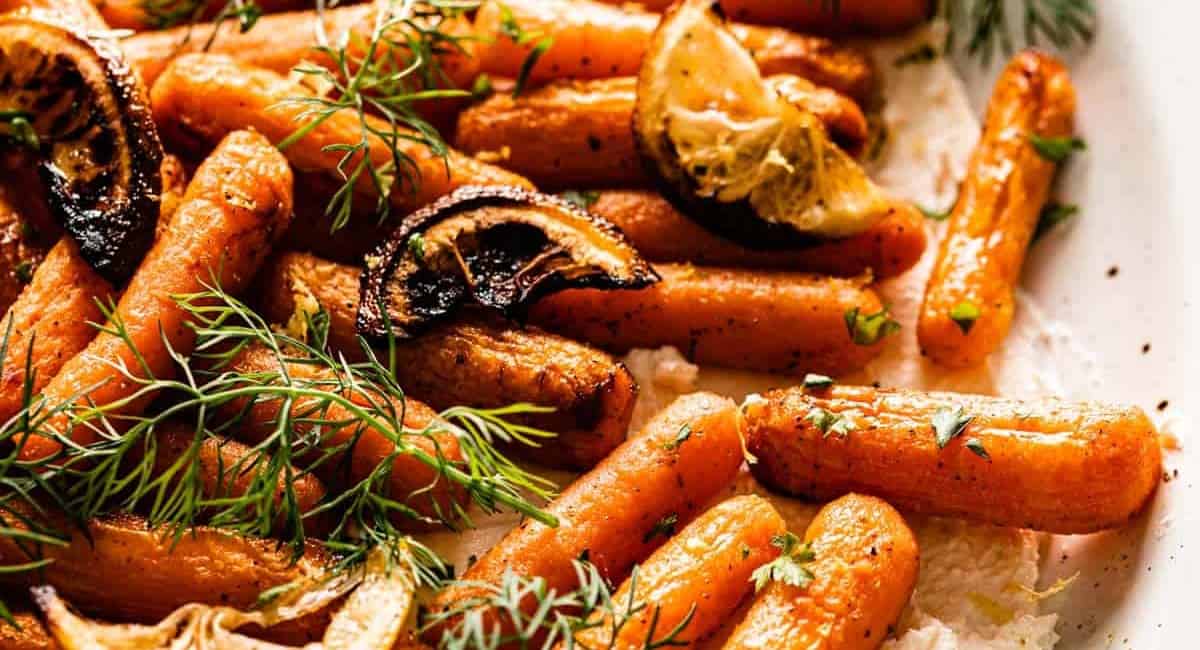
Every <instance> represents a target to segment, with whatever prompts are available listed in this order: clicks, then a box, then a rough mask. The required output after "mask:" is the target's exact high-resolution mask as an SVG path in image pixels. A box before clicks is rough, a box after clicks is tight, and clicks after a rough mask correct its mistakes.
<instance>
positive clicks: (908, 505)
mask: <svg viewBox="0 0 1200 650" xmlns="http://www.w3.org/2000/svg"><path fill="white" fill-rule="evenodd" d="M744 411H745V422H746V431H747V441H748V442H747V444H748V445H749V448H750V451H751V453H753V454H754V455H756V456H757V457H758V460H759V462H758V463H757V464H756V465H754V466H753V467H752V469H753V471H754V474H755V476H756V477H758V478H759V480H761V481H763V482H764V483H766V484H767V485H770V486H772V487H774V488H776V489H779V490H782V491H784V492H787V493H789V494H795V495H803V496H805V497H808V498H812V499H816V500H822V499H829V498H832V497H836V496H839V495H842V494H845V493H847V492H863V493H867V494H874V495H876V496H879V497H881V498H884V499H887V500H888V501H889V502H890V503H893V504H895V505H896V506H897V507H899V508H903V509H904V510H906V511H911V512H920V513H929V514H939V515H948V516H955V517H964V518H967V519H974V520H977V521H985V522H989V523H993V524H998V525H1002V526H1015V527H1019V528H1031V529H1034V530H1044V531H1049V532H1053V533H1065V534H1070V533H1090V532H1095V531H1098V530H1103V529H1107V528H1115V527H1118V526H1121V525H1122V524H1124V523H1125V522H1127V521H1128V520H1129V519H1130V518H1131V517H1133V516H1134V515H1135V514H1137V512H1138V511H1139V510H1140V509H1141V508H1142V506H1143V505H1144V504H1145V503H1146V502H1147V500H1148V499H1149V498H1150V496H1151V495H1152V494H1153V492H1154V488H1155V486H1156V485H1157V484H1158V480H1159V478H1160V477H1161V476H1162V452H1161V450H1160V449H1159V446H1158V435H1157V433H1156V431H1155V429H1154V425H1153V424H1151V423H1150V420H1149V419H1148V418H1147V417H1146V414H1145V413H1143V412H1142V410H1141V409H1138V408H1135V407H1119V406H1109V405H1104V404H1096V403H1087V402H1084V403H1071V402H1063V401H1059V400H1054V399H1045V400H1036V401H1020V400H1012V399H1004V398H999V397H984V396H977V395H961V394H957V393H918V392H910V391H886V390H876V389H872V388H864V387H852V386H835V387H834V388H832V389H831V390H830V391H829V392H827V393H824V392H822V393H820V394H809V393H806V392H805V391H804V390H802V389H800V388H792V389H787V390H780V391H772V392H770V393H768V394H767V395H766V398H765V399H762V400H751V401H748V402H747V404H746V406H745V409H744ZM964 423H965V424H964ZM939 436H940V437H941V443H942V444H944V448H939Z"/></svg>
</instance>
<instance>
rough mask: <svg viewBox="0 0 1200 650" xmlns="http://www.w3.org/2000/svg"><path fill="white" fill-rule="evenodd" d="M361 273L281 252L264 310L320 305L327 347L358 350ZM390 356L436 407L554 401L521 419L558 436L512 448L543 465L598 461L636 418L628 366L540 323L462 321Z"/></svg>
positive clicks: (265, 288) (408, 386) (278, 314)
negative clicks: (324, 314) (526, 325)
mask: <svg viewBox="0 0 1200 650" xmlns="http://www.w3.org/2000/svg"><path fill="white" fill-rule="evenodd" d="M358 276H359V271H358V269H357V268H355V267H352V266H346V265H342V264H333V263H330V262H326V261H323V260H320V259H318V258H315V257H313V256H311V255H304V254H300V253H287V254H284V255H281V256H279V257H278V258H277V259H276V261H275V263H274V264H272V265H270V266H269V267H268V269H267V270H266V272H265V273H264V274H263V279H262V293H261V296H262V300H263V303H264V304H263V306H262V309H263V313H264V315H265V316H266V317H267V318H268V319H271V320H274V321H277V322H286V321H287V320H289V319H290V318H291V317H292V315H293V314H294V313H296V306H297V304H298V302H299V303H300V304H306V303H307V304H310V305H313V308H315V307H316V306H319V307H321V308H323V309H325V311H326V312H327V313H328V314H329V317H330V327H329V329H330V337H329V338H330V343H331V345H332V346H333V347H334V348H335V349H337V350H338V351H340V352H343V353H344V354H348V355H351V356H357V355H360V354H361V348H360V347H359V343H358V341H357V339H356V336H355V330H354V318H355V314H356V313H357V311H358V297H359V293H358V289H359V285H358ZM381 354H382V353H381ZM394 354H395V359H396V365H395V368H396V379H397V381H398V382H399V383H400V385H401V386H402V387H403V388H404V389H405V390H406V391H407V392H408V393H409V394H410V395H412V396H414V397H416V398H417V399H420V400H422V401H425V402H427V403H429V404H431V405H433V406H434V407H435V408H449V407H451V406H457V405H460V404H466V405H469V406H477V407H483V408H495V407H500V406H507V405H509V404H514V403H521V402H524V403H531V404H540V405H544V406H551V407H554V409H555V410H554V412H552V413H539V414H531V415H528V416H524V417H522V418H521V419H520V421H521V422H523V423H525V424H528V425H530V426H535V427H537V428H540V429H544V430H547V431H553V432H555V433H557V434H558V435H557V437H555V438H553V439H550V440H546V441H544V442H543V443H542V446H541V447H538V448H529V447H526V446H524V445H520V446H517V447H516V448H515V451H520V452H521V453H523V454H525V455H527V456H529V457H530V458H531V459H532V460H535V461H537V462H539V463H542V464H546V465H551V466H554V467H565V468H571V469H588V468H591V467H593V466H594V465H595V464H596V463H597V462H599V461H600V459H602V458H604V457H605V456H606V455H608V453H609V452H610V451H612V450H613V449H615V448H616V446H617V445H619V444H621V441H623V440H624V439H625V430H626V429H627V428H628V427H629V421H630V419H631V418H632V417H633V406H634V402H635V400H636V398H637V385H636V384H635V383H634V381H633V377H632V376H631V375H630V374H629V371H628V370H627V369H626V368H625V366H624V365H622V364H621V363H620V362H618V361H617V360H615V359H613V358H612V357H611V356H609V355H608V354H605V353H603V352H599V351H597V350H594V349H591V348H589V347H587V346H584V345H580V344H578V343H575V342H574V341H570V340H567V339H564V338H561V337H559V336H555V335H552V334H547V333H545V332H541V331H539V330H537V329H534V328H519V327H516V326H513V325H511V324H507V323H502V322H497V321H495V320H492V319H485V318H465V319H462V320H459V321H457V322H453V323H446V324H444V325H439V326H437V327H435V328H433V330H431V331H429V332H427V333H425V334H423V335H422V336H420V337H418V338H416V339H413V340H411V341H398V342H397V345H396V348H395V351H394ZM381 358H383V357H381Z"/></svg>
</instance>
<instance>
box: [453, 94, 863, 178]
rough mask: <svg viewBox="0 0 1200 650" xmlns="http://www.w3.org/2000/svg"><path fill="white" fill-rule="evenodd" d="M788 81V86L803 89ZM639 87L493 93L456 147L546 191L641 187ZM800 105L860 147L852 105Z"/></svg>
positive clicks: (462, 120)
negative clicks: (635, 124)
mask: <svg viewBox="0 0 1200 650" xmlns="http://www.w3.org/2000/svg"><path fill="white" fill-rule="evenodd" d="M772 79H775V80H777V81H780V78H779V77H773V78H772ZM791 79H792V82H791V83H790V84H789V85H791V86H796V85H798V84H799V83H801V82H803V80H799V79H798V78H795V77H792V78H791ZM780 83H782V81H780ZM636 86H637V80H636V79H635V78H634V77H617V78H613V79H594V80H590V81H565V82H559V83H552V84H549V85H547V86H545V87H543V88H538V89H535V90H532V91H529V92H527V93H523V94H522V95H520V96H519V97H516V98H514V97H513V96H512V95H511V94H509V93H497V94H494V95H492V97H491V98H489V99H487V100H486V101H484V102H482V103H480V104H478V105H476V106H473V107H471V108H469V109H467V110H466V111H464V112H463V113H462V114H460V115H459V118H458V128H457V130H456V131H455V133H456V135H455V146H457V147H458V148H459V149H462V150H463V151H465V152H467V153H471V154H485V155H487V156H494V157H496V158H497V160H499V161H500V164H502V165H504V167H505V168H507V169H511V170H513V171H515V172H517V173H519V174H522V175H524V176H526V177H528V178H529V179H530V180H532V181H533V182H534V183H536V184H537V185H538V187H540V188H542V189H543V190H545V189H551V188H565V187H575V188H580V187H606V186H613V185H617V186H622V185H646V184H649V183H650V182H652V181H651V178H650V176H649V175H648V174H647V173H646V170H645V168H644V166H643V164H642V161H641V158H640V157H639V154H638V151H637V145H636V144H635V143H634V138H633V129H632V128H631V126H630V125H631V123H632V121H633V108H634V101H635V100H636V95H637V93H636V90H637V88H636ZM797 96H800V95H799V94H798V93H797ZM801 105H802V106H803V107H804V108H806V109H809V110H812V111H813V112H814V113H816V114H817V115H818V117H820V118H821V119H822V120H823V121H824V122H825V124H826V125H827V126H828V127H829V128H830V129H831V131H832V132H833V134H834V137H835V138H837V139H838V141H839V142H841V143H844V144H849V145H850V146H852V147H857V146H860V145H861V144H862V142H863V141H864V140H865V138H866V135H867V121H866V118H865V117H864V116H863V114H862V111H861V110H860V109H859V108H858V105H857V104H855V103H854V102H853V101H852V100H850V99H848V98H846V97H844V96H841V95H838V94H837V93H836V92H834V91H832V90H828V89H812V90H811V91H810V92H807V93H805V94H803V98H802V102H801Z"/></svg>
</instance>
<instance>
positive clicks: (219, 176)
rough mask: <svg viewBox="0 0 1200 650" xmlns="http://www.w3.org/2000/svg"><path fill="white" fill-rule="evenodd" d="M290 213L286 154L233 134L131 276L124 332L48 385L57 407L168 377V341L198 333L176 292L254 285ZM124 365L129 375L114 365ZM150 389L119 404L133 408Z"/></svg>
mask: <svg viewBox="0 0 1200 650" xmlns="http://www.w3.org/2000/svg"><path fill="white" fill-rule="evenodd" d="M291 213H292V174H291V170H290V169H289V168H288V165H287V161H285V160H284V159H283V156H281V155H280V154H279V152H278V151H277V150H276V149H275V148H274V147H273V146H271V144H270V143H269V142H267V141H266V140H265V139H264V138H263V137H262V136H260V135H258V134H255V133H251V132H245V131H243V132H237V133H234V134H231V135H230V136H229V137H227V138H226V139H225V140H224V141H223V142H222V143H221V145H220V146H218V147H217V149H216V151H215V152H214V153H213V155H212V156H210V157H209V158H208V160H206V161H205V162H204V164H202V165H201V166H200V168H199V169H198V170H197V171H196V177H195V178H194V179H193V180H192V182H191V183H190V184H189V185H188V189H187V194H186V195H185V197H184V199H183V202H182V204H181V205H180V207H179V211H178V213H177V214H175V215H174V217H173V218H172V219H171V225H170V226H169V227H168V230H167V232H166V233H164V235H163V237H162V238H161V239H159V240H158V241H156V242H155V243H154V246H153V247H152V248H151V250H150V253H149V254H148V255H147V256H146V259H145V260H143V261H142V264H141V266H139V267H138V269H137V271H136V272H135V273H134V275H133V277H132V278H131V279H130V281H129V285H128V286H127V287H126V289H125V292H124V294H123V295H122V296H121V300H120V302H118V303H117V306H116V310H115V312H114V319H115V320H113V321H112V322H113V323H117V322H119V323H120V324H121V325H122V326H123V328H124V330H125V336H124V337H123V336H120V335H118V334H117V333H116V332H115V331H112V330H110V331H107V332H100V333H99V334H97V335H96V337H95V338H94V339H92V341H91V343H89V344H88V346H87V347H86V348H85V349H84V350H83V351H81V352H79V353H78V354H76V355H75V356H74V357H73V358H71V360H70V361H68V362H66V364H64V365H63V367H62V369H61V370H60V371H59V372H58V374H57V375H55V377H54V379H52V380H51V381H50V383H49V384H47V385H46V387H45V388H44V389H43V390H42V397H43V398H44V399H45V403H46V404H47V405H49V406H50V407H57V406H59V405H63V404H67V403H69V402H76V403H92V404H97V405H107V404H114V403H118V402H121V401H122V400H126V399H128V398H130V397H131V396H133V395H134V394H135V393H137V392H138V390H139V389H140V388H141V384H139V383H138V382H137V381H135V380H134V379H133V377H140V378H145V377H147V375H152V376H155V377H167V376H170V375H171V373H172V371H173V369H174V364H175V361H174V360H173V359H172V356H171V355H170V354H169V353H168V349H167V346H168V345H169V346H170V347H171V348H173V349H174V350H175V352H177V353H181V354H188V352H189V351H190V348H191V346H192V344H193V342H194V337H195V334H194V332H193V331H192V329H191V328H190V327H189V320H188V318H189V317H188V314H187V312H186V311H185V310H184V309H183V308H182V307H181V306H179V305H178V304H177V303H176V302H175V300H174V299H173V297H172V296H177V295H185V294H189V293H195V292H199V291H202V290H204V287H205V286H207V285H209V284H210V283H212V282H213V281H214V280H216V282H217V283H218V284H219V285H220V286H221V287H222V288H223V289H224V290H225V291H228V292H230V293H234V294H236V293H238V292H240V291H241V289H242V288H243V287H244V286H245V285H246V284H248V283H249V281H250V278H251V277H252V276H253V275H254V273H255V272H256V271H257V270H258V267H259V265H261V263H262V261H263V259H264V258H265V257H266V255H267V254H268V253H269V251H270V248H271V245H272V243H273V241H274V240H275V238H277V237H278V236H279V235H280V234H281V233H282V232H283V230H284V228H286V227H287V223H288V220H289V219H290V218H291ZM117 366H121V367H123V368H124V369H125V370H124V372H126V373H128V375H129V376H124V375H123V374H122V373H121V372H119V371H118V370H117V369H116V367H117ZM152 397H153V396H152V395H142V396H141V397H140V398H139V399H137V400H133V401H130V402H126V403H123V404H121V406H119V407H118V408H119V412H120V413H124V414H136V413H139V412H140V411H141V409H142V408H144V407H145V405H146V403H147V402H148V401H149V399H150V398H152ZM70 417H71V416H70V414H69V413H67V412H59V413H57V414H55V415H54V416H53V417H51V418H49V421H48V422H47V423H46V427H47V428H49V429H51V430H54V431H57V432H59V433H61V434H64V435H69V436H70V437H71V438H72V439H73V440H75V441H76V442H79V443H81V444H87V443H88V442H90V441H91V440H92V439H93V438H94V435H95V432H94V431H93V430H92V429H91V428H89V427H88V426H72V424H71V422H70ZM58 449H59V443H58V442H57V441H55V440H53V439H52V438H50V437H46V436H44V435H40V434H39V435H33V436H31V437H30V438H29V439H28V440H27V441H26V443H25V446H24V448H23V450H22V456H23V457H25V458H42V457H44V456H48V455H51V454H53V453H55V452H57V451H58Z"/></svg>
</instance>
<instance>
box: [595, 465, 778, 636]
mask: <svg viewBox="0 0 1200 650" xmlns="http://www.w3.org/2000/svg"><path fill="white" fill-rule="evenodd" d="M683 444H687V443H686V442H685V443H683ZM785 532H787V524H786V523H785V522H784V520H783V517H781V516H780V515H779V513H778V512H776V511H775V508H773V507H772V506H771V504H770V503H769V502H768V501H767V500H765V499H763V498H762V497H758V496H753V495H747V496H739V497H734V498H732V499H729V500H727V501H724V502H722V503H720V504H718V505H716V506H714V507H713V508H711V509H709V510H708V511H707V512H705V513H704V514H702V515H700V516H699V517H698V518H696V520H695V521H693V522H692V523H690V524H688V525H687V527H686V528H684V529H683V530H681V531H679V532H678V533H677V534H676V535H675V536H674V537H672V538H671V539H670V541H668V542H667V543H666V544H664V545H663V546H662V547H661V548H659V549H658V550H657V551H655V552H654V553H653V554H652V555H651V556H650V557H649V558H647V559H646V561H645V562H643V563H642V564H641V565H639V566H638V568H637V580H636V585H635V584H634V581H633V580H632V579H630V580H626V581H625V582H623V583H622V584H621V586H620V588H619V589H617V591H616V593H614V594H613V597H612V602H613V603H619V604H625V603H631V602H632V603H645V604H646V608H645V609H643V610H642V611H641V612H639V613H637V614H636V615H634V616H633V617H632V618H631V619H630V620H628V621H626V622H625V624H624V625H623V626H622V627H621V628H620V631H619V632H618V633H617V635H616V638H615V639H614V638H613V627H614V626H613V620H612V616H611V615H609V616H605V617H599V618H596V619H593V620H591V621H589V623H590V624H592V625H594V627H589V628H587V629H585V630H584V631H583V632H581V633H579V634H576V635H575V641H576V643H577V644H582V645H583V647H585V648H613V649H614V650H641V648H643V647H644V644H645V642H646V640H647V639H650V640H651V641H658V640H660V639H661V638H663V637H665V636H666V635H667V634H668V633H669V632H670V631H671V630H674V629H676V628H677V627H678V626H680V625H684V624H685V622H686V625H684V627H683V632H682V633H681V634H680V635H679V636H677V637H675V639H676V640H678V641H681V642H684V641H694V640H696V639H702V638H704V637H706V636H707V635H708V634H710V633H712V632H713V631H714V630H716V629H717V628H719V627H720V626H721V624H722V623H723V622H724V621H725V619H726V618H727V617H728V616H729V615H730V614H731V613H732V612H733V611H734V610H735V609H736V608H737V606H738V604H739V603H740V602H741V601H742V599H744V598H745V597H746V596H747V595H748V594H749V593H750V591H751V588H752V583H751V575H752V574H753V573H754V570H755V569H757V568H758V567H760V566H762V565H763V564H766V563H767V562H770V561H771V560H773V559H775V557H776V556H778V555H779V549H778V548H776V547H775V546H773V545H772V543H771V541H772V539H774V538H775V537H776V536H778V535H782V534H783V533H785ZM635 586H636V589H635ZM651 626H653V628H652V627H651Z"/></svg>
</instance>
